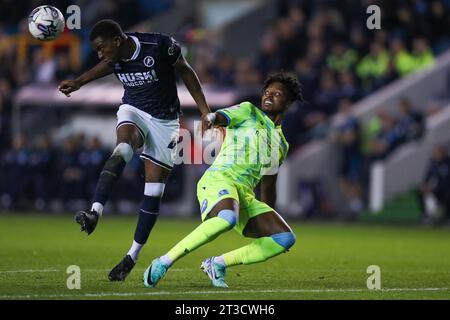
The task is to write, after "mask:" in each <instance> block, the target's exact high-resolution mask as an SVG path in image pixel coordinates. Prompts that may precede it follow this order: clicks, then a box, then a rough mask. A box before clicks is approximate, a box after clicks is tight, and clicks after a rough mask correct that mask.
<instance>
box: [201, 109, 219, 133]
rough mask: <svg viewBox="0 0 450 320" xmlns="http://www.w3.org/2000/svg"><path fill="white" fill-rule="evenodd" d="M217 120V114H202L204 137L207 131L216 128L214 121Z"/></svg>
mask: <svg viewBox="0 0 450 320" xmlns="http://www.w3.org/2000/svg"><path fill="white" fill-rule="evenodd" d="M215 120H216V114H215V113H205V114H202V137H203V135H204V134H205V132H206V130H208V129H211V128H212V127H213V126H214V121H215Z"/></svg>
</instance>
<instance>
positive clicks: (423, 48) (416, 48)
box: [413, 37, 434, 71]
mask: <svg viewBox="0 0 450 320" xmlns="http://www.w3.org/2000/svg"><path fill="white" fill-rule="evenodd" d="M413 61H414V66H415V67H414V71H417V70H421V69H423V68H426V67H430V66H432V65H433V64H434V55H433V52H432V51H431V49H430V47H429V46H428V43H427V40H426V39H425V38H422V37H420V38H416V39H414V42H413Z"/></svg>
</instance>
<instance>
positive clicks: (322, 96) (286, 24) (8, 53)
mask: <svg viewBox="0 0 450 320" xmlns="http://www.w3.org/2000/svg"><path fill="white" fill-rule="evenodd" d="M175 2H176V1H175V0H161V1H144V0H116V1H113V0H104V1H87V0H80V1H68V0H64V1H38V0H30V1H19V2H17V1H12V0H4V1H2V2H1V3H0V157H1V159H2V163H1V166H2V168H1V172H2V175H1V177H0V178H1V186H0V188H1V189H0V191H1V192H2V198H1V205H2V206H6V207H8V206H11V207H14V206H15V205H16V204H17V203H20V201H19V200H18V199H19V198H20V197H23V194H27V192H28V193H30V192H31V194H34V198H33V199H35V200H36V201H38V202H39V203H38V204H36V207H37V208H41V207H42V208H45V207H46V206H47V205H48V203H49V201H50V200H49V199H51V198H57V199H60V200H61V202H62V203H63V204H64V205H66V204H69V203H72V202H74V203H76V202H77V201H78V200H83V201H86V199H87V198H86V197H87V196H88V195H90V194H92V184H93V183H94V182H95V180H96V179H97V176H98V175H97V174H91V173H92V172H94V171H95V170H98V167H97V165H98V164H99V163H101V162H102V161H104V159H105V158H104V157H105V156H107V155H109V152H108V150H105V148H104V147H102V146H101V145H100V144H99V141H98V139H93V140H92V141H88V142H87V141H84V140H83V139H81V140H80V139H76V138H74V137H72V138H67V139H66V140H67V141H64V143H61V147H60V148H59V147H55V145H53V143H51V142H50V141H51V139H49V137H42V138H39V139H37V138H36V139H33V140H32V141H30V140H28V139H27V138H26V137H25V136H23V135H19V136H16V137H11V135H10V133H11V128H10V125H11V114H12V103H11V99H12V96H13V94H14V92H15V91H16V90H17V88H19V87H21V86H24V85H26V84H30V83H40V84H44V85H45V84H55V83H57V82H59V81H60V80H63V79H66V78H71V77H74V76H76V75H78V74H79V73H80V72H81V71H82V70H84V69H85V68H86V67H88V66H91V65H93V63H95V61H96V57H95V54H93V53H92V52H91V49H90V47H89V42H88V41H85V40H82V39H86V37H87V36H88V33H89V29H88V28H83V29H82V30H80V31H71V33H74V34H75V35H76V36H77V37H78V38H79V39H81V40H82V41H80V44H81V47H80V50H81V53H82V54H81V55H80V57H81V58H82V59H81V60H82V61H81V63H77V61H74V59H73V56H72V55H71V53H70V50H67V47H70V48H71V47H73V46H74V42H73V41H72V40H69V42H68V44H58V45H56V46H55V47H52V48H50V49H51V50H47V49H49V48H44V47H40V46H31V45H30V50H29V52H27V53H26V54H25V57H26V63H24V62H23V60H20V59H17V51H16V48H15V47H14V46H12V45H11V41H12V40H11V39H14V37H16V36H17V35H20V34H22V35H24V34H27V33H28V31H27V21H26V18H25V19H24V17H23V12H30V11H31V10H32V9H33V8H34V7H36V6H38V5H42V4H49V5H52V4H53V5H56V6H57V7H59V8H66V7H67V6H69V5H71V4H78V5H79V6H80V7H82V8H83V14H82V24H83V25H93V24H94V23H95V22H96V21H97V20H99V19H100V18H104V17H109V18H113V19H115V20H117V21H118V22H119V23H120V24H121V25H122V26H123V28H124V29H130V28H131V29H132V27H133V25H136V24H138V23H139V22H141V21H143V20H145V19H148V18H150V17H151V16H152V15H153V14H156V13H158V12H161V11H164V10H167V9H170V7H171V6H173V5H174V3H175ZM277 3H278V7H277V10H278V14H277V16H278V18H276V19H274V20H273V21H270V22H268V24H267V26H266V27H265V29H264V30H261V37H260V39H257V40H255V41H256V42H255V52H252V53H249V54H248V55H247V56H245V57H234V56H231V55H230V54H227V52H226V50H224V48H222V47H221V44H220V43H218V42H217V37H216V36H215V35H214V33H213V31H211V30H206V29H204V28H202V26H201V24H200V23H199V20H198V17H191V18H189V19H187V20H185V21H184V22H183V23H182V24H181V25H180V26H179V28H178V32H177V33H176V34H174V37H175V38H176V39H177V40H178V41H179V42H180V43H181V44H182V45H183V46H184V47H185V49H186V51H185V52H186V56H187V59H188V60H189V62H190V63H191V64H192V65H193V67H194V69H195V71H196V72H197V73H198V75H199V78H200V80H201V82H202V83H203V84H210V85H214V86H220V87H236V88H246V87H249V88H250V87H258V88H259V87H260V86H261V83H262V81H263V79H264V77H265V76H266V75H267V74H268V73H269V72H270V71H273V70H278V69H285V70H292V71H293V72H295V73H296V75H297V76H298V79H299V80H300V82H301V83H302V85H303V95H304V98H305V100H306V102H305V103H301V104H300V103H298V104H295V105H293V106H292V107H291V109H290V110H289V114H288V116H287V117H286V119H285V123H284V125H283V127H284V132H285V135H286V138H287V140H288V142H289V144H290V147H291V148H290V152H295V151H297V150H299V149H301V147H302V145H304V144H305V143H307V142H308V141H311V140H312V139H323V138H325V137H327V136H328V135H329V134H330V132H332V126H331V125H330V124H331V119H332V118H333V116H334V115H336V114H339V115H340V116H339V118H340V120H339V121H341V123H340V125H339V126H338V128H339V129H338V130H337V133H336V134H335V135H334V136H335V139H336V140H335V142H336V144H337V145H338V146H339V147H340V148H341V149H342V151H343V161H342V166H341V176H342V179H341V183H342V186H343V188H344V190H345V193H346V196H347V198H348V199H349V203H350V204H351V207H352V208H354V211H355V212H357V211H359V210H360V208H361V207H362V206H363V205H362V203H363V202H364V190H365V184H366V183H367V178H366V176H367V168H368V164H370V163H372V162H373V161H376V160H377V159H382V158H384V157H386V156H388V155H389V154H390V153H391V152H392V151H393V150H395V149H396V148H397V147H398V146H399V145H401V144H403V143H405V142H407V141H410V140H414V139H419V138H420V137H421V135H422V134H423V130H424V125H423V123H424V117H426V114H420V113H419V112H417V111H415V110H414V109H415V108H413V107H412V106H411V102H409V101H408V100H406V99H405V100H403V101H401V102H400V105H399V112H398V114H395V115H394V114H392V111H391V112H388V111H381V112H379V113H378V114H377V115H376V116H375V117H374V118H373V119H371V120H370V121H369V122H368V123H366V124H360V123H358V121H357V119H356V118H355V117H354V116H352V114H353V113H352V109H353V105H354V103H355V102H356V101H358V100H360V99H361V98H363V97H365V96H366V95H368V94H370V93H372V92H373V91H375V90H377V89H379V88H381V87H382V86H385V85H386V84H388V83H390V82H391V81H393V80H395V79H398V78H399V77H403V76H406V75H409V74H411V73H413V72H415V71H417V70H421V69H423V68H427V67H429V66H431V65H433V63H434V61H435V58H436V56H437V55H438V54H440V53H442V52H443V51H445V50H447V49H448V48H449V47H450V1H449V0H411V1H406V0H372V1H368V0H361V1H353V0H339V1H338V0H320V1H308V0H280V1H278V2H277ZM372 4H376V5H378V6H379V7H380V8H381V30H369V29H368V28H367V27H366V25H365V23H366V20H367V18H368V16H369V15H368V14H367V13H366V9H367V7H368V6H369V5H372ZM11 7H14V8H15V9H14V10H10V8H11ZM66 35H67V33H66ZM31 49H32V50H31ZM49 52H51V54H49ZM20 61H22V62H21V63H19V62H20ZM73 150H76V154H77V156H74V155H73V152H74V151H73ZM49 155H52V156H49ZM50 159H51V160H50ZM71 159H72V160H71ZM73 159H79V160H76V161H75V160H73ZM80 159H90V160H86V162H83V161H85V160H80ZM49 161H51V162H52V164H51V165H50V164H49ZM71 161H72V162H71ZM74 161H75V162H76V163H77V164H76V168H77V169H76V170H66V169H67V168H66V167H67V166H68V167H70V168H71V165H72V164H73V162H74ZM71 163H72V164H71ZM137 163H139V161H137ZM21 165H23V166H24V167H23V168H22V167H20V166H21ZM131 167H132V166H131ZM24 168H26V170H27V171H22V169H24ZM24 170H25V169H24ZM48 170H57V171H52V172H49V171H48ZM135 171H136V172H135V174H138V171H139V170H138V169H136V170H135ZM20 172H22V173H23V172H29V173H30V174H29V176H32V177H34V178H35V179H34V178H33V179H31V178H30V179H28V178H26V179H22V178H18V177H19V176H20V177H22V175H21V174H20ZM64 172H66V173H64ZM3 173H7V174H3ZM17 175H19V176H17ZM48 176H51V177H58V178H59V177H63V178H64V179H65V177H67V178H68V180H70V182H67V185H65V186H64V187H61V186H60V185H58V183H56V181H53V182H46V181H44V180H48V179H43V178H42V177H48ZM55 179H56V178H55ZM92 179H94V181H92ZM11 181H23V182H20V183H13V184H14V185H16V186H14V188H13V187H12V184H11ZM64 183H66V182H64ZM8 188H11V190H9V189H8ZM125 189H127V190H131V187H130V188H125ZM30 190H34V191H30ZM49 190H50V191H49ZM65 190H66V191H65ZM67 190H69V191H67ZM63 193H64V194H66V196H68V195H69V196H70V197H72V198H71V199H70V201H69V200H68V199H65V198H64V197H65V196H63ZM125 193H126V192H125ZM140 193H141V192H137V194H140ZM130 194H131V193H130ZM49 195H51V196H49ZM130 197H132V196H131V195H130ZM50 202H51V201H50Z"/></svg>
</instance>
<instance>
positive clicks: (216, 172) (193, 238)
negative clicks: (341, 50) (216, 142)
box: [144, 72, 302, 288]
mask: <svg viewBox="0 0 450 320" xmlns="http://www.w3.org/2000/svg"><path fill="white" fill-rule="evenodd" d="M297 100H302V94H301V87H300V84H299V83H298V81H297V79H296V78H294V77H293V76H291V75H289V74H287V73H284V72H278V73H274V74H271V75H269V76H268V78H267V79H266V81H265V83H264V87H263V90H262V97H261V107H259V108H258V107H256V106H254V105H253V104H251V103H250V102H243V103H240V104H239V105H236V106H233V107H230V108H225V109H220V110H218V111H216V112H215V113H210V114H209V115H208V116H207V119H208V121H209V122H208V123H207V124H208V125H209V126H221V127H226V128H227V132H226V136H225V140H224V142H223V144H222V147H221V150H220V153H219V154H218V156H217V158H216V159H215V160H214V163H213V164H212V165H211V167H209V169H208V170H207V171H206V172H205V173H204V175H203V176H202V178H201V179H200V180H199V182H198V184H197V197H198V200H199V203H200V208H201V218H202V221H203V222H202V223H201V224H200V225H199V226H198V227H197V228H196V229H195V230H194V231H192V232H191V233H190V234H188V235H187V236H186V237H185V238H184V239H182V240H181V241H180V242H178V243H177V244H176V245H175V246H174V247H173V248H172V249H170V250H169V251H168V252H167V253H166V254H165V255H163V256H161V257H159V258H156V259H154V260H153V261H152V263H151V265H150V266H149V267H148V268H147V270H146V271H145V273H144V285H145V286H146V287H149V288H151V287H154V286H155V285H156V284H157V282H158V281H159V280H160V279H161V278H162V277H163V276H164V275H165V274H166V272H167V270H168V269H169V268H170V267H171V266H172V265H173V263H174V262H175V261H177V260H178V259H180V258H181V257H183V256H184V255H186V254H188V253H189V252H191V251H193V250H195V249H197V248H198V247H200V246H202V245H204V244H206V243H208V242H210V241H212V240H214V239H216V238H217V237H218V236H219V235H220V234H222V233H224V232H226V231H228V230H231V229H233V228H234V229H235V230H236V231H237V232H239V233H240V234H242V235H243V236H245V237H250V238H254V239H255V240H253V242H251V243H250V244H248V245H246V246H243V247H241V248H238V249H236V250H233V251H230V252H227V253H224V254H222V255H218V256H215V257H211V258H208V259H206V260H204V261H203V262H202V264H201V269H202V270H203V271H204V272H205V273H206V274H207V275H208V277H209V278H210V279H211V281H212V284H213V286H216V287H227V284H226V283H225V280H224V277H225V271H226V269H227V268H229V267H232V266H235V265H239V264H251V263H257V262H262V261H266V260H267V259H269V258H272V257H274V256H276V255H278V254H280V253H283V252H286V251H287V250H288V249H289V248H291V247H292V245H293V244H294V243H295V240H296V237H295V234H294V233H293V232H292V230H291V228H290V227H289V225H288V224H287V223H286V222H285V221H284V220H283V218H282V217H281V216H280V215H279V214H278V213H277V212H276V211H275V210H274V209H273V208H274V207H275V202H276V181H277V173H278V168H279V166H280V165H281V163H282V162H283V160H284V159H285V158H286V155H287V152H288V147H289V146H288V143H287V142H286V139H285V137H284V135H283V132H282V131H281V125H280V123H281V121H282V119H283V116H284V114H285V113H286V111H287V110H288V108H289V106H290V105H291V104H292V103H293V102H295V101H297ZM258 183H261V199H260V200H258V199H256V197H255V194H254V192H253V190H254V189H255V187H256V186H257V184H258Z"/></svg>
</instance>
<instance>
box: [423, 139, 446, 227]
mask: <svg viewBox="0 0 450 320" xmlns="http://www.w3.org/2000/svg"><path fill="white" fill-rule="evenodd" d="M448 190H450V158H449V155H448V152H447V150H446V148H445V147H444V146H443V145H438V146H436V147H435V148H434V150H433V154H432V158H431V161H430V163H429V165H428V169H427V172H426V175H425V179H424V181H423V183H422V186H421V188H420V192H419V194H418V196H419V203H420V205H421V208H422V222H423V223H431V222H433V221H434V220H435V219H436V217H435V216H436V214H437V209H438V207H442V209H443V215H442V217H440V218H438V219H439V220H440V221H439V222H441V223H442V222H445V223H447V224H450V193H449V192H448Z"/></svg>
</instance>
